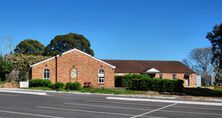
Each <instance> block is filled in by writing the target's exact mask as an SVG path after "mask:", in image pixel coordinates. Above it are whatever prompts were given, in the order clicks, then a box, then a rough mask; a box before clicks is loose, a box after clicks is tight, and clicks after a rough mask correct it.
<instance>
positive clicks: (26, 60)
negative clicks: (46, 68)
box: [7, 54, 49, 80]
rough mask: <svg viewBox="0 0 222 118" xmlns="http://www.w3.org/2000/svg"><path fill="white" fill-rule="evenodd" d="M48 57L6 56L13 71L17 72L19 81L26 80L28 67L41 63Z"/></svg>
mask: <svg viewBox="0 0 222 118" xmlns="http://www.w3.org/2000/svg"><path fill="white" fill-rule="evenodd" d="M47 58H49V57H46V56H42V55H25V54H13V55H8V56H7V60H8V62H10V63H12V64H13V67H14V70H16V71H19V80H26V79H28V78H27V73H28V72H29V69H30V65H32V64H35V63H38V62H40V61H43V60H45V59H47Z"/></svg>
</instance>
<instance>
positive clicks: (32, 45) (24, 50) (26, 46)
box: [14, 39, 45, 55]
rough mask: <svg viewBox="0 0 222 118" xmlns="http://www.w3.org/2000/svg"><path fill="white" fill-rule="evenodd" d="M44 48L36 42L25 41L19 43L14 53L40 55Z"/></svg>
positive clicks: (31, 40)
mask: <svg viewBox="0 0 222 118" xmlns="http://www.w3.org/2000/svg"><path fill="white" fill-rule="evenodd" d="M44 48H45V46H44V45H43V44H41V43H40V42H39V41H37V40H33V39H26V40H23V41H21V42H20V43H19V44H18V45H17V46H16V48H15V50H14V52H15V53H21V54H33V55H41V54H42V53H43V52H44Z"/></svg>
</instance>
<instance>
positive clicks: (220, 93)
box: [29, 87, 222, 97]
mask: <svg viewBox="0 0 222 118" xmlns="http://www.w3.org/2000/svg"><path fill="white" fill-rule="evenodd" d="M29 89H32V90H53V89H51V88H48V87H32V88H29ZM59 91H64V92H82V93H102V94H141V95H145V94H147V92H146V91H134V90H128V89H125V88H112V89H107V88H80V89H79V90H72V91H71V90H70V91H68V90H65V89H61V90H59ZM148 95H149V93H148ZM162 95H163V94H162ZM165 95H166V93H165ZM167 95H190V96H205V97H222V87H220V88H219V87H217V88H216V89H215V90H213V89H208V88H184V91H183V93H182V94H176V93H167Z"/></svg>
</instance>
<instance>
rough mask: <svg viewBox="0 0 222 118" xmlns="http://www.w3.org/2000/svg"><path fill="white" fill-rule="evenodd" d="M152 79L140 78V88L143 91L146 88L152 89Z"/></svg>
mask: <svg viewBox="0 0 222 118" xmlns="http://www.w3.org/2000/svg"><path fill="white" fill-rule="evenodd" d="M152 82H153V81H152V79H151V78H145V79H141V82H140V88H141V90H143V91H148V90H152V84H153V83H152Z"/></svg>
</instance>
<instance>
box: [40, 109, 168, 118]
mask: <svg viewBox="0 0 222 118" xmlns="http://www.w3.org/2000/svg"><path fill="white" fill-rule="evenodd" d="M36 108H41V109H51V110H62V111H76V112H85V113H95V114H106V115H117V116H129V117H131V116H134V114H123V113H112V112H102V111H90V110H81V109H68V108H58V107H48V106H36ZM145 117H147V118H166V117H156V116H145Z"/></svg>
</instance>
